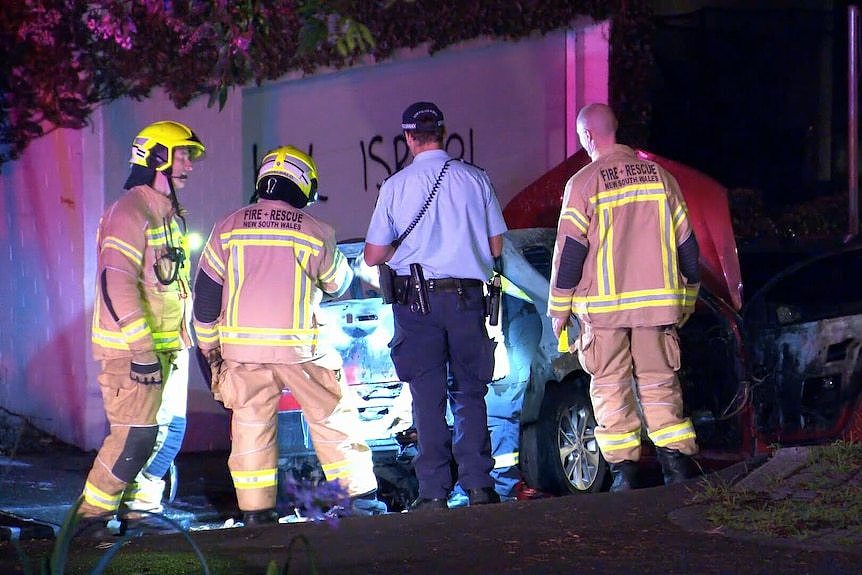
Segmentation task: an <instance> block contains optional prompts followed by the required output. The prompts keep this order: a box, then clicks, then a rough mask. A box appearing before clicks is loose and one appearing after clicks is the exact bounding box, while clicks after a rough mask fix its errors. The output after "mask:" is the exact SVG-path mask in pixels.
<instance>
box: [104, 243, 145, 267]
mask: <svg viewBox="0 0 862 575" xmlns="http://www.w3.org/2000/svg"><path fill="white" fill-rule="evenodd" d="M102 249H103V250H117V251H118V252H120V253H121V254H123V255H124V256H126V257H127V258H129V259H130V260H132V262H133V263H134V264H135V265H136V266H140V265H141V263H142V262H143V261H144V254H142V253H141V252H140V251H138V250H137V249H136V248H135V247H134V246H132V245H131V244H129V243H127V242H124V241H123V240H121V239H120V238H117V237H115V236H108V237H107V238H105V241H104V243H102Z"/></svg>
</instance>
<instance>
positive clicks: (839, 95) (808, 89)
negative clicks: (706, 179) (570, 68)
mask: <svg viewBox="0 0 862 575" xmlns="http://www.w3.org/2000/svg"><path fill="white" fill-rule="evenodd" d="M654 10H655V25H656V26H655V37H654V44H653V48H654V57H655V73H654V83H653V88H652V94H651V102H652V122H651V126H650V133H649V136H648V146H647V147H648V148H649V149H650V150H651V151H654V152H656V153H659V154H661V155H664V156H666V157H669V158H672V159H675V160H679V161H682V162H684V163H687V164H689V165H691V166H693V167H695V168H698V169H700V170H701V171H703V172H705V173H707V174H709V175H710V176H712V177H714V178H716V179H717V180H719V181H720V182H721V183H722V184H724V185H725V186H727V187H728V188H730V189H737V188H744V189H753V190H758V191H759V192H761V193H762V198H763V202H764V204H765V205H766V206H767V207H768V208H770V209H778V208H780V207H782V206H784V207H786V206H788V204H795V203H798V202H805V201H808V200H812V199H814V198H818V197H823V196H826V195H829V194H838V193H845V194H846V191H847V189H848V183H847V177H848V176H847V153H846V150H847V122H848V113H847V73H848V72H847V62H848V36H849V35H848V32H847V27H848V25H847V20H848V17H847V12H848V2H846V1H844V2H799V1H797V2H793V1H786V2H660V1H657V2H655V6H654Z"/></svg>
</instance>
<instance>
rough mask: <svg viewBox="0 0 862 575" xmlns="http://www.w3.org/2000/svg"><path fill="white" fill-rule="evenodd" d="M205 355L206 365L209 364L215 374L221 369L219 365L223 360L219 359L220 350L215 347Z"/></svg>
mask: <svg viewBox="0 0 862 575" xmlns="http://www.w3.org/2000/svg"><path fill="white" fill-rule="evenodd" d="M205 355H206V358H207V363H208V364H209V366H210V369H211V370H213V371H216V372H217V371H218V370H219V369H221V364H222V361H224V360H223V359H222V358H221V350H220V349H219V348H217V347H215V348H213V349H211V350H209V351H207V352H206V353H205Z"/></svg>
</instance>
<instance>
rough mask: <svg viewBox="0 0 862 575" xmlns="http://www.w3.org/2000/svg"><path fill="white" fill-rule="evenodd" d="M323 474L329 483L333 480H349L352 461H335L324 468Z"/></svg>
mask: <svg viewBox="0 0 862 575" xmlns="http://www.w3.org/2000/svg"><path fill="white" fill-rule="evenodd" d="M322 467H323V473H324V474H325V475H326V479H327V480H328V481H332V480H333V479H349V478H350V461H348V460H347V459H342V460H340V461H333V462H331V463H327V464H325V465H323V466H322Z"/></svg>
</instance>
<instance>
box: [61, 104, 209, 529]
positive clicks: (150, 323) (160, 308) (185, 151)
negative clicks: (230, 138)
mask: <svg viewBox="0 0 862 575" xmlns="http://www.w3.org/2000/svg"><path fill="white" fill-rule="evenodd" d="M204 150H205V148H204V145H203V143H202V142H201V141H200V139H199V138H198V137H197V136H196V135H195V133H194V132H192V130H191V129H189V128H188V127H187V126H185V125H183V124H180V123H179V122H171V121H164V122H155V123H153V124H150V125H149V126H147V127H145V128H144V129H143V130H141V132H140V133H139V134H138V135H137V136H136V137H135V139H134V142H133V144H132V156H131V159H130V160H129V162H130V164H131V166H130V171H129V176H128V178H127V180H126V184H125V186H124V187H125V189H126V190H127V191H126V193H125V194H123V195H122V196H121V197H120V199H118V200H117V201H116V202H114V203H113V204H111V205H110V206H109V207H108V208H107V209H106V211H105V212H104V214H103V215H102V218H101V221H100V224H99V230H98V236H97V248H98V266H97V278H96V301H95V306H94V310H93V325H92V344H93V353H94V357H95V358H96V359H97V360H99V361H100V362H101V373H100V375H99V378H98V381H99V387H100V388H101V391H102V398H103V401H104V406H105V413H106V415H107V419H108V422H109V424H110V432H109V434H108V436H107V437H106V438H105V440H104V443H103V444H102V447H101V448H100V450H99V453H98V454H97V456H96V460H95V463H94V464H93V467H92V469H91V470H90V473H89V475H88V476H87V481H86V484H85V485H84V491H83V494H82V499H83V501H82V503H81V506H80V507H79V510H78V514H79V515H80V516H82V517H83V518H84V519H86V520H87V521H84V522H83V524H84V525H85V526H88V527H89V529H88V531H89V533H90V534H91V535H96V536H98V535H106V534H108V531H106V527H105V525H106V524H107V523H108V522H109V521H111V520H112V519H115V518H116V516H117V515H118V512H119V519H120V520H121V523H122V525H123V526H124V527H125V526H131V525H132V524H138V525H141V524H143V523H146V521H145V520H144V519H145V518H146V517H147V516H148V514H146V513H140V512H141V511H147V512H159V511H161V510H162V505H161V499H162V493H163V491H164V482H163V480H162V478H163V477H164V476H165V473H166V471H167V470H168V468H169V467H170V465H171V463H172V462H173V459H174V457H175V456H176V454H177V452H178V451H179V449H180V445H181V443H182V439H183V435H184V432H185V423H186V392H187V384H188V376H187V374H188V370H187V366H188V348H189V347H190V346H191V339H190V337H189V332H188V323H189V320H190V315H191V305H190V302H191V300H190V297H189V296H190V293H191V290H190V285H189V283H190V273H189V263H188V261H187V258H186V246H185V242H186V240H185V220H184V219H183V214H184V210H183V208H182V207H181V206H180V204H179V201H178V199H177V194H176V192H177V190H181V189H183V188H184V187H185V185H186V181H187V178H188V175H189V174H190V173H191V172H192V162H193V161H194V160H196V159H197V158H199V157H200V156H201V155H202V154H203V153H204ZM115 525H117V524H115Z"/></svg>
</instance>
